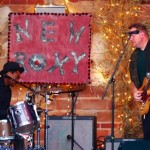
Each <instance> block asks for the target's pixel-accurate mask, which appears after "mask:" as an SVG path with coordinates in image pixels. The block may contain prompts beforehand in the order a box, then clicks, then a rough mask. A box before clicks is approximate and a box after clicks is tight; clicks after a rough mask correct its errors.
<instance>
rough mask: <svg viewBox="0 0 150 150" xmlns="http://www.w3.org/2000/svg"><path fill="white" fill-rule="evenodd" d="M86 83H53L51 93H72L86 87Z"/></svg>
mask: <svg viewBox="0 0 150 150" xmlns="http://www.w3.org/2000/svg"><path fill="white" fill-rule="evenodd" d="M85 87H86V85H85V84H81V85H72V84H62V85H58V84H57V85H52V86H51V88H50V91H49V92H48V93H49V94H59V93H71V92H79V91H82V90H83V89H85Z"/></svg>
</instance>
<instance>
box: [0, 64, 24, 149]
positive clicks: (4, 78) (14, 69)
mask: <svg viewBox="0 0 150 150" xmlns="http://www.w3.org/2000/svg"><path fill="white" fill-rule="evenodd" d="M23 72H24V68H23V67H21V66H20V65H19V64H18V63H17V62H7V63H5V64H4V66H3V69H2V70H1V71H0V120H3V119H8V118H7V110H8V108H9V107H10V102H11V96H12V90H11V87H13V86H14V85H15V84H16V82H15V81H18V80H19V78H20V75H21V73H23ZM14 149H15V150H23V149H24V141H23V139H22V137H20V136H19V135H15V142H14Z"/></svg>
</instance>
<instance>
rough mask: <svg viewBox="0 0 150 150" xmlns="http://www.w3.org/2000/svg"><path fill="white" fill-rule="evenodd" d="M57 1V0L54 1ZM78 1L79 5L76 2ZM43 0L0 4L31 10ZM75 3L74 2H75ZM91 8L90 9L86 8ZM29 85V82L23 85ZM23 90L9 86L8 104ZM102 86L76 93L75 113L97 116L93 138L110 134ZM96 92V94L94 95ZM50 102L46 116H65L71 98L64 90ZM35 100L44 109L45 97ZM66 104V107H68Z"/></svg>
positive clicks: (147, 9)
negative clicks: (10, 99)
mask: <svg viewBox="0 0 150 150" xmlns="http://www.w3.org/2000/svg"><path fill="white" fill-rule="evenodd" d="M56 1H57V2H58V0H56ZM69 1H70V2H71V4H70V5H76V4H78V6H79V7H80V8H81V9H82V5H83V6H84V7H87V9H89V7H92V3H93V1H94V0H88V2H89V3H90V4H91V5H89V3H88V5H86V3H87V1H84V0H69ZM81 1H82V5H81V4H80V2H81ZM149 2H150V1H148V0H147V1H146V0H145V1H143V3H145V4H148V3H149ZM44 3H45V1H44V0H36V1H35V0H1V2H0V7H2V6H8V7H9V8H10V9H11V11H13V12H34V7H35V5H36V4H44ZM75 3H76V4H75ZM90 9H92V8H90ZM142 13H143V17H142V18H141V20H142V21H144V20H150V18H149V16H150V15H149V14H150V6H149V5H144V7H143V10H142ZM6 61H7V57H5V58H0V62H1V63H0V67H1V68H2V65H3V64H4V63H5V62H6ZM27 86H29V85H27ZM26 91H27V89H26V88H24V87H22V86H19V85H17V86H16V87H14V88H13V98H12V105H13V104H15V103H16V102H18V101H24V100H25V94H26ZM103 92H104V91H103V89H102V88H95V87H93V86H91V85H87V87H86V88H85V89H84V90H83V91H81V92H79V95H78V98H77V102H76V107H75V113H76V114H77V115H80V116H96V117H97V125H96V128H97V137H99V136H107V135H110V134H111V119H112V118H111V117H112V116H111V115H112V111H111V99H110V97H108V96H106V97H105V99H104V100H101V95H102V93H103ZM97 93H98V95H100V96H97ZM52 99H53V101H52V102H51V104H49V105H48V110H49V111H48V115H50V116H52V115H56V116H59V115H66V114H67V112H68V110H70V107H71V98H70V97H68V94H67V93H64V94H58V95H54V96H52ZM35 101H36V103H38V104H39V103H40V107H41V108H43V109H45V106H46V105H45V100H44V98H42V97H36V99H35ZM68 106H69V108H68ZM43 122H44V114H42V115H41V125H43ZM119 124H120V120H119V119H118V118H117V116H116V117H115V128H116V130H117V129H118V127H119ZM43 134H44V132H43V131H42V140H43ZM115 136H116V137H121V136H122V135H119V134H117V135H115Z"/></svg>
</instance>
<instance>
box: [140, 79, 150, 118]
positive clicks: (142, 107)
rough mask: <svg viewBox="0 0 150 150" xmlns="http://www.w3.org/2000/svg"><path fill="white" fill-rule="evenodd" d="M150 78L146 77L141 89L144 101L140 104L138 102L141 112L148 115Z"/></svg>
mask: <svg viewBox="0 0 150 150" xmlns="http://www.w3.org/2000/svg"><path fill="white" fill-rule="evenodd" d="M149 85H150V80H148V79H147V78H144V81H143V84H142V86H141V88H140V89H139V90H141V91H143V93H142V101H141V102H140V105H139V104H138V107H140V108H139V110H140V114H141V115H146V114H147V113H148V111H149V108H150V90H149Z"/></svg>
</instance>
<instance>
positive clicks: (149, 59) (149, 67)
mask: <svg viewBox="0 0 150 150" xmlns="http://www.w3.org/2000/svg"><path fill="white" fill-rule="evenodd" d="M145 51H146V73H150V40H149V41H148V43H147V46H146V48H145Z"/></svg>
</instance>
